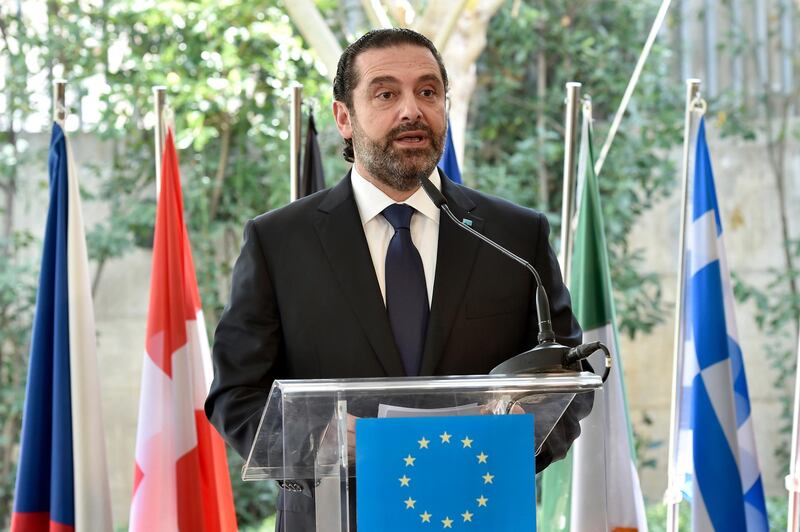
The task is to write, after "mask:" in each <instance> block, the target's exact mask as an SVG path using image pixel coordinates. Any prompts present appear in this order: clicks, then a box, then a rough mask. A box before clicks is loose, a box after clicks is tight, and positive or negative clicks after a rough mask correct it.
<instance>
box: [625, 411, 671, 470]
mask: <svg viewBox="0 0 800 532" xmlns="http://www.w3.org/2000/svg"><path fill="white" fill-rule="evenodd" d="M641 425H643V426H645V427H652V426H653V418H652V417H650V414H648V413H647V412H643V413H642V420H641ZM633 436H634V438H633V441H634V453H635V455H636V457H637V458H638V462H637V467H638V469H639V471H641V470H643V469H655V468H656V458H655V457H654V456H653V454H652V453H653V452H657V451H658V449H659V448H661V447H662V446H663V445H664V441H663V440H657V439H654V438H652V437H649V436H647V435H644V434H641V433H638V432H637V431H636V430H634V435H633Z"/></svg>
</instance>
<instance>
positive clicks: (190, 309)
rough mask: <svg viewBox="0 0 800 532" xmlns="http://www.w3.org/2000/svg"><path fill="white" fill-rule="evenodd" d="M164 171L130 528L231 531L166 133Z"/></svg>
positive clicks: (205, 351)
mask: <svg viewBox="0 0 800 532" xmlns="http://www.w3.org/2000/svg"><path fill="white" fill-rule="evenodd" d="M161 176H162V179H161V191H160V195H159V200H158V210H157V213H156V226H155V242H154V244H153V269H152V276H151V279H150V308H149V312H148V319H147V339H146V344H145V356H144V365H143V368H142V387H141V395H140V399H139V423H138V429H137V434H136V468H135V473H134V484H133V501H132V503H131V514H130V530H131V531H132V532H135V531H147V532H150V531H153V530H158V531H160V532H165V531H170V530H191V531H193V532H202V531H217V530H235V529H236V513H235V510H234V507H233V494H232V492H231V483H230V477H229V474H228V462H227V458H226V456H225V444H224V443H223V441H222V438H221V437H220V436H219V434H218V433H217V432H216V431H215V430H214V429H213V428H212V427H211V424H210V423H209V422H208V420H207V419H206V416H205V413H204V411H203V402H204V401H205V398H206V395H207V394H208V387H209V384H210V382H211V374H212V370H211V357H210V353H209V348H208V337H207V336H206V328H205V322H204V320H203V312H202V306H201V304H200V294H199V292H198V289H197V278H196V276H195V270H194V263H193V261H192V253H191V249H190V247H189V237H188V235H187V232H186V225H185V224H184V221H183V199H182V197H181V184H180V174H179V171H178V156H177V153H176V152H175V143H174V140H173V135H172V131H168V133H167V140H166V144H165V149H164V157H163V160H162V167H161Z"/></svg>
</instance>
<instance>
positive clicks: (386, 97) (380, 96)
mask: <svg viewBox="0 0 800 532" xmlns="http://www.w3.org/2000/svg"><path fill="white" fill-rule="evenodd" d="M378 99H379V100H391V99H392V93H391V92H389V91H383V92H379V93H378Z"/></svg>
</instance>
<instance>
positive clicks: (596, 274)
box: [540, 118, 647, 532]
mask: <svg viewBox="0 0 800 532" xmlns="http://www.w3.org/2000/svg"><path fill="white" fill-rule="evenodd" d="M581 149H582V150H588V151H586V152H585V153H584V154H583V155H584V157H585V158H586V159H585V161H586V163H587V164H583V165H582V168H585V172H584V173H582V175H581V179H580V180H579V185H578V186H579V195H578V202H579V203H578V228H577V231H576V234H575V248H574V252H573V258H572V274H571V279H570V282H569V285H570V292H571V293H572V297H573V308H574V311H575V315H576V317H577V318H578V322H579V323H580V325H581V327H582V328H583V331H584V332H583V341H584V342H593V341H600V342H603V343H604V344H605V345H607V346H608V347H609V349H610V351H611V354H612V357H613V366H612V370H611V374H610V375H609V377H608V380H607V381H606V383H605V385H604V386H603V389H602V391H598V392H596V395H595V402H594V408H593V409H592V413H591V414H590V415H589V416H588V417H586V418H585V419H584V420H582V421H581V436H580V438H578V439H577V440H576V441H575V444H574V446H573V448H572V451H570V453H569V454H568V455H567V458H566V459H564V460H562V461H560V462H556V463H555V464H553V465H551V466H550V467H549V468H548V469H547V470H545V473H544V478H543V484H542V498H543V500H542V515H541V522H540V528H541V529H542V530H553V531H558V530H572V531H597V532H601V531H608V532H623V531H624V532H633V531H638V532H642V531H646V530H647V521H646V518H645V512H644V501H643V499H642V490H641V487H640V486H639V475H638V474H637V472H636V460H635V456H634V452H633V439H632V436H631V427H630V420H629V419H628V408H627V401H626V398H625V383H624V381H623V372H622V360H621V359H620V356H619V342H618V339H617V330H616V326H615V322H616V316H615V312H614V300H613V296H612V291H611V276H610V273H609V266H608V254H607V250H606V239H605V230H604V228H603V216H602V212H601V209H600V194H599V192H598V187H597V178H596V176H595V175H594V171H593V169H592V168H593V166H594V162H593V157H592V154H591V131H590V127H589V123H588V119H587V118H584V126H583V135H582V141H581ZM590 361H591V363H592V366H593V367H594V368H595V371H597V372H601V371H602V369H603V367H604V359H603V358H602V354H601V353H597V354H595V355H593V356H592V358H591V359H590Z"/></svg>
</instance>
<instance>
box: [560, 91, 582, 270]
mask: <svg viewBox="0 0 800 532" xmlns="http://www.w3.org/2000/svg"><path fill="white" fill-rule="evenodd" d="M566 89H567V99H566V103H567V108H566V114H565V117H564V192H563V194H562V196H561V252H560V253H559V262H560V263H561V276H562V277H563V278H564V282H565V283H567V284H569V274H570V267H569V266H570V264H569V262H570V258H571V256H572V253H571V248H572V232H571V231H570V229H571V227H570V226H571V221H572V215H573V212H574V211H573V203H574V202H573V197H574V193H575V130H576V129H577V124H578V106H579V103H580V98H581V84H580V83H578V82H576V81H569V82H567V85H566Z"/></svg>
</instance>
